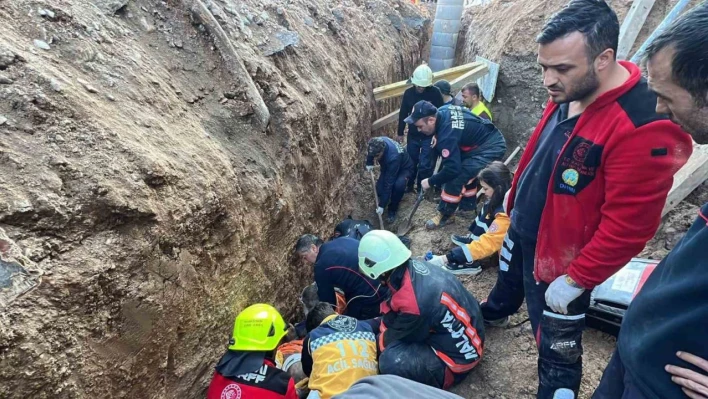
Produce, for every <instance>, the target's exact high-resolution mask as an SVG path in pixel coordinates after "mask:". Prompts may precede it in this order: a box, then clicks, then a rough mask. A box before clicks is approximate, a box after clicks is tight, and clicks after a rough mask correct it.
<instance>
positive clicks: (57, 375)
mask: <svg viewBox="0 0 708 399" xmlns="http://www.w3.org/2000/svg"><path fill="white" fill-rule="evenodd" d="M198 5H199V2H197V1H196V0H191V1H188V2H181V1H171V0H167V1H157V0H154V1H153V0H132V1H129V0H91V1H87V0H67V1H60V2H51V4H50V3H46V2H43V1H34V0H12V1H5V2H3V6H2V8H1V9H0V175H1V176H2V181H1V182H0V236H2V235H3V231H4V232H6V233H7V236H8V237H9V241H8V242H5V241H2V242H0V244H2V245H0V250H2V251H3V254H4V253H5V251H6V249H5V248H6V247H12V248H16V246H15V245H14V244H13V243H12V242H11V241H14V243H16V244H17V246H19V248H22V251H23V256H26V258H27V261H26V262H24V263H22V264H23V265H24V266H25V268H26V269H27V270H28V271H29V272H30V273H32V276H33V278H34V279H36V281H39V285H38V286H37V287H36V288H34V290H31V291H30V292H27V293H24V295H22V296H20V297H18V298H17V299H15V300H14V301H13V302H12V303H10V305H9V306H7V307H5V308H3V309H1V310H0V397H2V398H28V397H33V398H50V397H51V398H196V397H203V394H204V390H205V387H206V384H207V383H208V380H209V379H210V377H211V372H212V367H213V366H214V363H215V361H216V360H217V359H218V358H219V356H220V355H221V353H222V352H223V350H224V349H225V346H226V343H227V341H228V334H229V332H230V328H231V325H232V323H233V318H234V316H235V315H236V314H237V313H238V311H240V310H241V309H243V308H244V307H245V306H246V305H248V304H250V303H253V302H268V303H272V304H274V305H275V306H277V307H279V308H280V309H281V310H282V311H283V313H284V314H286V315H292V314H294V312H295V310H296V307H297V306H296V304H297V300H296V299H295V298H297V295H298V294H299V292H300V290H301V289H302V288H303V287H304V285H305V284H306V283H308V282H309V281H311V276H310V275H309V274H310V273H309V272H306V271H303V269H302V267H301V265H299V264H297V263H295V262H294V258H293V256H292V245H293V244H294V242H295V240H296V238H297V237H298V236H299V235H300V234H302V233H304V232H313V233H322V234H329V232H330V231H331V228H332V226H333V225H334V224H335V223H336V221H337V220H339V218H340V217H341V214H342V212H341V210H342V209H343V208H346V207H347V206H348V205H347V204H350V203H352V202H353V200H354V198H353V196H352V195H351V190H352V187H353V184H354V182H353V181H352V179H351V178H350V177H351V176H352V175H353V174H354V172H355V171H356V170H358V169H357V168H358V167H357V166H355V165H357V162H358V160H359V155H360V151H361V150H362V148H363V146H364V143H365V142H366V140H367V138H368V135H369V130H370V126H371V122H372V119H374V116H375V115H374V110H375V104H374V101H373V95H372V88H373V87H375V86H379V85H382V84H386V83H389V82H392V81H397V80H400V79H402V78H404V77H405V76H407V75H408V74H409V73H410V71H411V70H412V68H414V67H415V65H417V64H418V63H419V59H420V54H421V51H422V47H421V43H424V42H425V41H426V37H427V34H428V33H427V32H428V28H427V27H428V25H429V21H428V20H426V19H425V18H424V17H422V16H421V15H420V14H419V13H418V10H417V9H416V8H415V7H414V6H412V5H411V4H409V2H406V1H399V2H396V1H394V2H391V1H381V0H366V1H365V0H352V1H344V2H337V4H334V3H331V2H325V1H322V0H316V1H304V0H282V1H270V0H247V1H243V0H241V1H235V2H234V1H233V0H212V1H207V4H205V7H206V10H207V11H206V13H201V14H199V13H197V12H193V11H194V10H205V8H203V7H202V8H199V7H197V6H198ZM195 7H196V8H195ZM205 15H206V17H205ZM212 16H213V17H212ZM210 21H211V22H210ZM210 24H211V25H210ZM215 28H216V29H215ZM222 30H223V31H222ZM219 35H221V36H220V37H221V38H222V41H220V42H219V41H215V38H216V37H219ZM224 38H226V39H224ZM225 43H226V45H225ZM231 49H234V50H235V51H232V50H231ZM239 59H240V61H242V62H243V64H244V66H245V71H246V73H238V68H237V67H238V65H239V62H238V61H239ZM249 85H253V86H249ZM249 87H251V88H252V89H253V90H252V91H249V90H247V88H249ZM254 92H255V94H256V96H259V97H262V98H263V101H264V104H265V105H266V106H267V109H268V110H269V113H270V124H269V126H268V128H267V129H265V130H264V129H261V128H258V127H257V126H259V122H258V121H259V120H260V119H259V117H261V116H262V114H259V112H260V111H261V109H259V108H258V106H257V104H256V102H252V101H251V100H249V98H253V97H249V96H252V95H253V93H254ZM23 259H24V258H23ZM17 261H20V260H17Z"/></svg>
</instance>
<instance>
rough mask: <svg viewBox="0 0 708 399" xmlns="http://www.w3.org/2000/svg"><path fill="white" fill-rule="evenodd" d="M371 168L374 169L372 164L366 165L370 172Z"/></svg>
mask: <svg viewBox="0 0 708 399" xmlns="http://www.w3.org/2000/svg"><path fill="white" fill-rule="evenodd" d="M372 170H374V165H366V171H367V172H371V171H372Z"/></svg>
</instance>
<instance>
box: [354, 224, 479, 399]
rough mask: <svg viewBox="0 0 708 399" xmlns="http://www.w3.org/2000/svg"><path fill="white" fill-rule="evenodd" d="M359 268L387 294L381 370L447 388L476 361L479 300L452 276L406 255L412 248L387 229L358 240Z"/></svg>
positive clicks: (383, 319) (382, 321) (476, 362)
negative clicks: (388, 292)
mask: <svg viewBox="0 0 708 399" xmlns="http://www.w3.org/2000/svg"><path fill="white" fill-rule="evenodd" d="M359 268H360V269H361V271H362V273H364V274H365V275H367V276H369V277H370V278H372V279H378V280H379V281H380V282H381V284H383V285H385V286H387V287H389V288H390V290H391V293H392V295H391V297H390V298H388V299H387V300H386V301H385V302H383V303H382V304H381V313H382V318H381V325H380V334H379V337H378V347H379V350H380V351H381V355H380V356H379V371H380V373H381V374H394V375H397V376H399V377H403V378H407V379H409V380H413V381H416V382H419V383H421V384H426V385H430V386H432V387H436V388H443V389H447V388H450V387H451V386H452V385H454V384H457V383H459V382H460V381H462V380H463V379H464V377H465V376H466V375H467V374H468V373H469V372H470V371H471V370H472V369H473V368H474V367H475V366H476V365H477V364H478V363H479V361H480V360H481V359H482V356H483V352H484V325H483V320H482V315H481V313H480V310H479V304H478V303H477V300H476V299H475V298H474V296H473V295H472V294H471V293H470V292H469V291H467V290H466V289H465V287H463V286H462V283H460V281H459V280H458V279H457V278H456V277H455V276H453V275H452V274H450V273H448V272H446V271H444V270H442V269H441V268H439V267H436V266H433V265H431V264H429V263H427V262H423V261H419V260H415V259H411V251H410V250H409V249H408V248H406V246H405V245H403V243H401V241H400V240H399V239H398V237H396V235H395V234H393V233H391V232H390V231H386V230H374V231H372V232H370V233H369V234H367V235H366V236H364V238H362V239H361V245H359Z"/></svg>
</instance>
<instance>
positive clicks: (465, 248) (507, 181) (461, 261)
mask: <svg viewBox="0 0 708 399" xmlns="http://www.w3.org/2000/svg"><path fill="white" fill-rule="evenodd" d="M477 180H479V183H480V185H481V186H482V193H483V194H484V196H485V197H486V198H487V201H486V202H485V203H484V205H483V206H482V211H481V212H480V213H479V214H478V215H477V218H476V219H475V220H474V222H473V223H472V224H471V225H470V227H469V231H470V234H468V235H455V234H453V235H452V237H451V239H452V242H453V243H455V244H456V245H458V246H457V247H455V248H454V249H452V250H451V251H450V252H448V253H447V255H438V256H434V257H433V258H432V259H431V260H430V261H429V262H430V263H432V264H434V265H436V266H440V267H442V268H444V269H446V270H448V271H450V272H452V273H453V274H471V275H476V274H479V273H481V272H482V266H481V264H480V262H479V261H480V260H482V259H485V258H488V257H490V256H492V255H495V254H497V253H498V252H499V251H501V250H502V244H503V242H504V237H505V236H506V231H507V230H508V229H509V224H510V223H511V222H510V221H509V216H507V214H506V212H504V206H503V205H504V204H503V202H504V194H505V193H506V192H507V190H509V188H510V187H511V171H510V170H509V168H507V166H506V165H504V163H503V162H499V161H494V162H492V163H491V164H489V166H487V167H486V168H484V169H482V171H481V172H479V175H477ZM507 251H508V249H507Z"/></svg>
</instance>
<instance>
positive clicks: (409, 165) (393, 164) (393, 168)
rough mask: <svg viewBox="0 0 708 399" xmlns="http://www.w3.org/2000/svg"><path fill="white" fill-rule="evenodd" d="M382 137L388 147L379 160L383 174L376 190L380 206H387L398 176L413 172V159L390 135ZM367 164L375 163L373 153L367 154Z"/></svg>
mask: <svg viewBox="0 0 708 399" xmlns="http://www.w3.org/2000/svg"><path fill="white" fill-rule="evenodd" d="M382 138H383V140H384V143H386V149H385V150H384V154H383V157H381V160H379V165H381V175H380V176H379V183H378V184H377V187H376V191H378V195H379V206H380V207H386V205H388V201H389V200H390V199H391V190H393V184H394V183H395V182H396V179H397V178H398V176H399V175H401V174H402V173H405V172H410V173H411V174H412V173H413V161H412V160H411V157H410V156H409V155H408V153H407V152H406V150H405V148H403V146H402V145H400V144H398V143H397V142H395V141H393V140H391V139H390V138H388V137H382ZM366 164H367V165H373V164H374V157H373V155H371V154H367V156H366Z"/></svg>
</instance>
